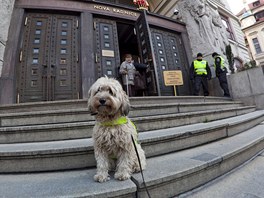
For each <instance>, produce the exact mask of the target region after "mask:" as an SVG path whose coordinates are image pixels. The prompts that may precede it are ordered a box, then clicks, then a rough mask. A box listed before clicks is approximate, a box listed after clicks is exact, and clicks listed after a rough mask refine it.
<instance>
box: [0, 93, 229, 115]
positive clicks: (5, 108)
mask: <svg viewBox="0 0 264 198" xmlns="http://www.w3.org/2000/svg"><path fill="white" fill-rule="evenodd" d="M129 101H130V104H131V105H136V104H137V105H140V104H141V105H145V104H168V103H182V102H183V103H187V102H188V103H194V102H228V101H232V100H231V98H224V97H211V96H206V97H203V96H177V97H175V96H159V97H157V96H156V97H154V96H153V97H132V98H129ZM81 108H87V99H82V100H62V101H49V102H47V101H45V102H32V103H21V104H11V105H2V106H0V114H4V113H17V112H32V111H52V110H61V109H81Z"/></svg>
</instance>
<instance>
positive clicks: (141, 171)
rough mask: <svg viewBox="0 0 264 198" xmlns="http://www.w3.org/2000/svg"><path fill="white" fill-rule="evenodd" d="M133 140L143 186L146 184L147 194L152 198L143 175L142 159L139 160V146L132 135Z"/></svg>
mask: <svg viewBox="0 0 264 198" xmlns="http://www.w3.org/2000/svg"><path fill="white" fill-rule="evenodd" d="M131 138H132V142H133V145H134V148H135V151H136V154H137V158H138V163H139V167H140V173H141V176H142V180H143V184H144V187H145V189H146V192H147V195H148V197H149V198H151V196H150V193H149V191H148V188H147V185H146V182H145V178H144V175H143V170H142V166H141V161H140V158H139V154H138V151H137V146H136V143H135V140H134V137H133V135H132V134H131Z"/></svg>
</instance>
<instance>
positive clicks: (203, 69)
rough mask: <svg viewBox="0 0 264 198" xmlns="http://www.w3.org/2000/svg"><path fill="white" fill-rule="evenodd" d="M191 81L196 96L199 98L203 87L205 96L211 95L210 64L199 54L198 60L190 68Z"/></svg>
mask: <svg viewBox="0 0 264 198" xmlns="http://www.w3.org/2000/svg"><path fill="white" fill-rule="evenodd" d="M190 79H191V81H192V82H193V84H194V95H195V96H198V95H199V92H200V87H201V85H202V86H203V93H204V96H208V95H209V91H208V80H210V79H211V70H210V67H209V65H208V62H207V61H206V60H204V59H203V55H202V54H201V53H198V54H197V58H196V60H194V61H193V62H192V65H191V68H190Z"/></svg>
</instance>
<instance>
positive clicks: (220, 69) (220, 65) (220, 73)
mask: <svg viewBox="0 0 264 198" xmlns="http://www.w3.org/2000/svg"><path fill="white" fill-rule="evenodd" d="M212 57H213V58H214V67H215V75H216V76H217V77H218V80H219V83H220V86H221V88H222V89H223V91H224V96H225V97H230V93H229V89H228V83H227V79H226V73H227V69H226V67H225V59H224V58H223V57H222V56H220V55H219V54H218V53H216V52H214V53H213V54H212Z"/></svg>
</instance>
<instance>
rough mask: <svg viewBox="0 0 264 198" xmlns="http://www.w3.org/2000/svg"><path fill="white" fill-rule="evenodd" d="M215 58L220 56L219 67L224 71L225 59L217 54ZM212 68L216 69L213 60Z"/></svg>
mask: <svg viewBox="0 0 264 198" xmlns="http://www.w3.org/2000/svg"><path fill="white" fill-rule="evenodd" d="M216 58H220V59H221V62H220V66H221V69H222V70H223V71H224V70H225V59H224V58H223V57H222V56H217V57H215V59H216ZM214 68H215V69H216V64H215V62H214Z"/></svg>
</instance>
